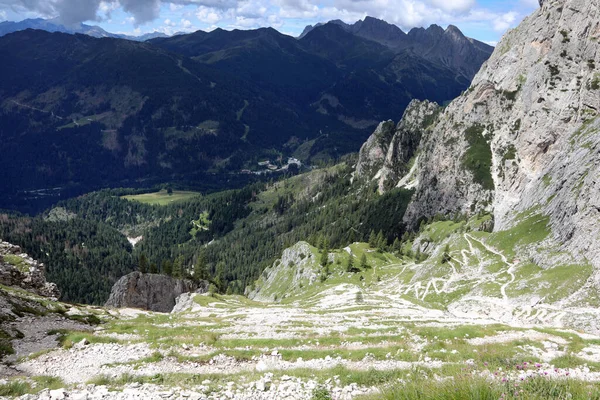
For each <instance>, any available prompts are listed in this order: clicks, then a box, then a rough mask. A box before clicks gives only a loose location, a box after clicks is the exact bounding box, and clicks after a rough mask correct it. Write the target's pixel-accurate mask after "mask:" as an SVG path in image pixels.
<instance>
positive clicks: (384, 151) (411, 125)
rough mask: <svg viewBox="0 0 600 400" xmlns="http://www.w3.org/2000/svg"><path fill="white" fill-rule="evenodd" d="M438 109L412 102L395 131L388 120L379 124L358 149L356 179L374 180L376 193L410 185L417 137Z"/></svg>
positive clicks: (435, 105) (417, 101) (430, 104)
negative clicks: (377, 189) (376, 188)
mask: <svg viewBox="0 0 600 400" xmlns="http://www.w3.org/2000/svg"><path fill="white" fill-rule="evenodd" d="M440 110H441V108H440V106H439V105H438V104H437V103H435V102H430V101H428V100H425V101H420V100H413V101H411V103H410V104H409V105H408V107H407V108H406V110H405V111H404V114H403V116H402V119H401V120H400V122H399V123H398V125H397V126H396V127H395V128H394V127H393V123H392V122H391V121H386V122H382V123H381V124H380V125H379V127H377V129H376V130H375V132H374V133H373V135H371V137H370V138H369V140H368V141H367V142H366V143H365V144H364V145H363V147H362V148H361V151H360V154H359V159H358V163H357V167H356V176H357V178H363V179H364V178H366V179H375V180H377V182H378V187H379V192H380V193H383V192H385V191H386V190H388V189H389V188H392V187H396V186H410V185H408V184H407V183H408V182H409V181H410V178H411V174H410V172H411V170H410V167H411V163H412V164H413V165H414V158H415V156H416V151H417V149H418V147H419V144H420V142H421V138H422V136H423V135H424V134H425V132H426V131H427V130H428V129H429V127H430V125H431V123H432V122H433V121H434V120H435V115H436V114H437V113H439V112H440ZM392 130H393V132H392ZM413 172H414V171H413Z"/></svg>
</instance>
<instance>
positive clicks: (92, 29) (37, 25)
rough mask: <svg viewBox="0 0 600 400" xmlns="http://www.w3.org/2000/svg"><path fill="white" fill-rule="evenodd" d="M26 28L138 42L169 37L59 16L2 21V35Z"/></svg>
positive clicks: (0, 26) (160, 33) (157, 33)
mask: <svg viewBox="0 0 600 400" xmlns="http://www.w3.org/2000/svg"><path fill="white" fill-rule="evenodd" d="M26 29H39V30H43V31H47V32H62V33H70V34H75V33H80V34H83V35H88V36H92V37H96V38H103V37H112V38H117V39H127V40H133V41H136V42H144V41H146V40H148V39H154V38H159V37H167V36H168V35H166V34H164V33H162V32H152V33H146V34H144V35H141V36H129V35H122V34H116V33H110V32H107V31H105V30H104V29H102V28H101V27H99V26H96V25H86V24H83V23H79V24H73V25H65V24H64V23H62V21H61V20H60V19H58V18H53V19H43V18H30V19H24V20H23V21H18V22H15V21H4V22H0V36H4V35H7V34H9V33H13V32H18V31H24V30H26Z"/></svg>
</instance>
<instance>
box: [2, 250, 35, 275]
mask: <svg viewBox="0 0 600 400" xmlns="http://www.w3.org/2000/svg"><path fill="white" fill-rule="evenodd" d="M0 258H2V259H3V260H4V262H7V263H8V264H10V265H12V266H14V267H15V268H17V269H18V270H19V271H21V272H27V271H29V265H28V264H27V263H26V262H25V260H23V259H22V258H21V257H19V256H17V255H15V254H5V255H3V256H0Z"/></svg>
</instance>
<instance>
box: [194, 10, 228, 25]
mask: <svg viewBox="0 0 600 400" xmlns="http://www.w3.org/2000/svg"><path fill="white" fill-rule="evenodd" d="M196 18H198V20H199V21H200V22H203V23H205V24H209V25H213V24H216V23H217V22H219V21H220V20H221V19H222V18H223V17H222V15H221V13H220V12H219V11H218V10H217V9H215V8H209V7H204V6H200V7H198V9H197V10H196Z"/></svg>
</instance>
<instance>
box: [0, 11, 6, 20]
mask: <svg viewBox="0 0 600 400" xmlns="http://www.w3.org/2000/svg"><path fill="white" fill-rule="evenodd" d="M6 17H7V15H6V11H0V21H5V20H6Z"/></svg>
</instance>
